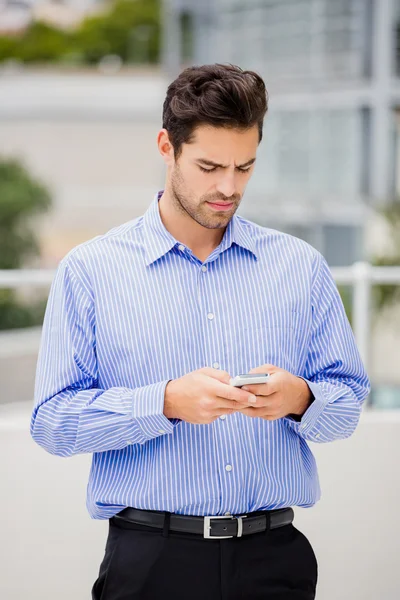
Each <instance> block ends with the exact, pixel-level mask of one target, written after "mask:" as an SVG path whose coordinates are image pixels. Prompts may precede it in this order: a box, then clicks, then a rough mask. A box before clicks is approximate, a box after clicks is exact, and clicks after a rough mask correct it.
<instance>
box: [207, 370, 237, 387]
mask: <svg viewBox="0 0 400 600" xmlns="http://www.w3.org/2000/svg"><path fill="white" fill-rule="evenodd" d="M200 372H201V373H202V374H203V375H207V376H208V377H212V378H213V379H216V380H217V381H221V382H222V383H226V384H227V385H229V382H230V380H231V376H230V375H229V373H228V372H227V371H221V370H220V369H212V368H211V367H204V368H203V369H200Z"/></svg>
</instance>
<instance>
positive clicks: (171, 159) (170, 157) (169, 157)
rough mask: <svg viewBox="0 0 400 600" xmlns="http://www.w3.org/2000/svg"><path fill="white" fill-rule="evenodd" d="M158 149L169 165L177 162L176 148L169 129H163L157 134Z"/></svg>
mask: <svg viewBox="0 0 400 600" xmlns="http://www.w3.org/2000/svg"><path fill="white" fill-rule="evenodd" d="M157 146H158V151H159V153H160V154H161V156H162V157H163V160H164V162H165V164H166V165H167V167H172V166H173V165H174V163H175V155H174V148H173V146H172V144H171V142H170V139H169V135H168V131H167V130H166V129H161V131H159V133H158V135H157Z"/></svg>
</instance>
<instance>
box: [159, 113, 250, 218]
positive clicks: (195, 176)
mask: <svg viewBox="0 0 400 600" xmlns="http://www.w3.org/2000/svg"><path fill="white" fill-rule="evenodd" d="M258 143H259V136H258V127H257V126H256V125H255V126H254V127H252V128H251V129H248V130H247V131H241V130H239V129H227V128H223V127H210V126H206V125H201V126H199V127H198V128H197V129H196V130H195V132H194V136H193V140H192V141H191V142H190V143H189V144H183V145H182V149H181V154H180V155H179V157H178V159H177V160H175V161H174V163H173V165H172V171H171V190H172V197H173V200H174V202H175V204H176V208H177V209H178V210H180V211H181V212H185V213H187V214H188V215H189V216H190V217H191V218H192V219H193V220H194V221H196V222H197V223H199V225H202V226H203V227H207V229H218V228H223V227H226V226H227V224H228V223H229V221H230V220H231V219H232V217H233V215H234V213H235V212H236V210H237V209H238V207H239V204H240V202H241V199H242V196H243V193H244V190H245V188H246V185H247V182H248V181H249V179H250V176H251V173H252V171H253V168H254V167H253V165H254V161H255V157H256V151H257V147H258Z"/></svg>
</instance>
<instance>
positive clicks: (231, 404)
mask: <svg viewBox="0 0 400 600" xmlns="http://www.w3.org/2000/svg"><path fill="white" fill-rule="evenodd" d="M246 406H248V404H247V403H246V404H242V403H241V402H237V401H236V400H225V399H224V398H217V401H216V404H215V410H216V411H217V412H218V413H220V414H223V413H224V412H227V411H229V412H237V411H240V410H243V408H244V407H246Z"/></svg>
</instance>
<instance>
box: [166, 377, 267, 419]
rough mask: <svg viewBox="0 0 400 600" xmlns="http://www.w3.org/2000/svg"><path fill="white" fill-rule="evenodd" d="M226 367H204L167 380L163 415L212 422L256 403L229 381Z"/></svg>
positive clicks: (169, 417) (170, 417)
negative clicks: (219, 368) (222, 368)
mask: <svg viewBox="0 0 400 600" xmlns="http://www.w3.org/2000/svg"><path fill="white" fill-rule="evenodd" d="M229 380H230V375H229V373H227V372H226V371H220V370H218V369H211V368H208V367H206V368H204V369H199V370H197V371H193V372H191V373H188V374H187V375H184V376H183V377H180V378H179V379H174V380H172V381H170V382H168V384H167V387H166V388H165V400H164V415H165V416H166V417H167V418H168V419H181V420H182V421H187V422H188V423H195V424H200V423H202V424H204V423H207V424H208V423H212V422H213V421H215V420H216V419H218V417H220V416H221V415H230V414H232V413H233V412H237V411H240V410H242V411H243V409H244V408H245V407H247V406H249V405H251V404H255V403H256V398H255V396H253V395H252V394H251V393H249V392H246V391H243V389H240V388H236V387H233V386H232V385H230V384H229Z"/></svg>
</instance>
